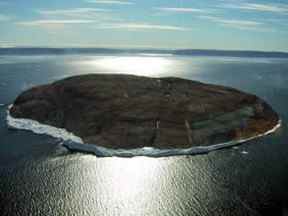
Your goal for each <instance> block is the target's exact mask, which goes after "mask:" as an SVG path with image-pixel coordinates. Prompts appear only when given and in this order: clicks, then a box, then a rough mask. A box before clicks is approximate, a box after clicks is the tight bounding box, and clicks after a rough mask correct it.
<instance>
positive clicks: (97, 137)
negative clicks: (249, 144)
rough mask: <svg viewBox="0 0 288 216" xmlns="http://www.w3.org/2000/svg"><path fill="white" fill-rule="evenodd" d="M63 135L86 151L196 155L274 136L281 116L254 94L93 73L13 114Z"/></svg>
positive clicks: (21, 102) (20, 104)
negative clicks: (69, 135)
mask: <svg viewBox="0 0 288 216" xmlns="http://www.w3.org/2000/svg"><path fill="white" fill-rule="evenodd" d="M9 112H10V115H11V117H13V118H15V119H30V120H34V121H37V122H39V123H41V124H45V125H50V126H53V127H56V128H63V129H65V130H67V131H69V132H71V133H73V134H74V135H76V136H78V137H80V138H81V139H82V140H83V143H85V144H81V145H86V144H87V145H97V146H100V147H105V148H109V149H125V150H129V149H139V148H153V149H160V150H161V149H191V148H194V147H196V148H197V147H200V148H201V147H203V148H205V147H209V146H217V145H221V143H237V142H241V141H243V140H249V139H251V138H255V137H258V136H261V135H264V134H268V133H270V132H272V131H274V130H275V128H276V127H277V126H279V121H280V120H279V116H278V115H277V113H276V112H275V111H273V109H272V108H271V106H270V105H268V104H267V103H266V102H265V101H263V100H262V99H260V98H258V97H257V96H255V95H253V94H248V93H245V92H242V91H239V90H236V89H233V88H230V87H224V86H219V85H212V84H205V83H201V82H198V81H192V80H187V79H182V78H177V77H165V78H151V77H142V76H134V75H117V74H87V75H79V76H74V77H69V78H66V79H63V80H60V81H56V82H54V83H51V84H47V85H41V86H36V87H33V88H31V89H29V90H27V91H25V92H23V93H21V94H20V95H19V96H18V97H17V98H16V100H15V101H14V103H13V105H12V106H11V108H10V110H9Z"/></svg>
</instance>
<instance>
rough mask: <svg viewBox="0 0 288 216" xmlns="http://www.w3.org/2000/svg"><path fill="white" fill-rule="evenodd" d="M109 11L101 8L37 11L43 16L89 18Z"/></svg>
mask: <svg viewBox="0 0 288 216" xmlns="http://www.w3.org/2000/svg"><path fill="white" fill-rule="evenodd" d="M108 11H110V10H108V9H103V8H72V9H58V10H39V11H38V13H40V14H41V15H44V16H70V17H72V16H73V17H75V16H78V17H79V16H80V17H83V16H91V15H93V14H94V15H95V14H99V13H103V12H108Z"/></svg>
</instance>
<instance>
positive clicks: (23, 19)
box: [0, 0, 288, 51]
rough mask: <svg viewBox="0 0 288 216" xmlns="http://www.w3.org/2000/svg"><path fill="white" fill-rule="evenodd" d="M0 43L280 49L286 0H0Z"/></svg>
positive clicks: (287, 15)
mask: <svg viewBox="0 0 288 216" xmlns="http://www.w3.org/2000/svg"><path fill="white" fill-rule="evenodd" d="M285 2H286V3H285ZM0 46H2V47H5V46H48V47H70V46H72V47H79V46H81V47H82V46H84V47H129V48H130V47H147V48H203V49H241V50H242V49H246V50H247V49H248V50H274V51H276V50H279V51H288V1H287V0H278V1H277V0H274V1H272V0H265V1H264V0H262V1H260V0H243V1H242V0H45V1H44V0H43V1H40V0H13V1H12V0H6V1H5V0H0Z"/></svg>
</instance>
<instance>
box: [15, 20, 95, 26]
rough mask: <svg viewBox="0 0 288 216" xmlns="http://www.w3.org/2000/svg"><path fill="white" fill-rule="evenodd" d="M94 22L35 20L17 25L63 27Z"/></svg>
mask: <svg viewBox="0 0 288 216" xmlns="http://www.w3.org/2000/svg"><path fill="white" fill-rule="evenodd" d="M93 22H94V20H33V21H23V22H17V23H16V24H18V25H22V26H40V27H46V26H63V25H67V24H69V25H71V24H89V23H93Z"/></svg>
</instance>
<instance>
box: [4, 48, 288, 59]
mask: <svg viewBox="0 0 288 216" xmlns="http://www.w3.org/2000/svg"><path fill="white" fill-rule="evenodd" d="M82 54H83V55H85V54H105V55H109V54H110V55H116V54H117V55H120V54H128V55H135V54H145V55H147V54H150V55H153V54H154V55H155V54H156V55H157V54H162V55H175V56H207V57H209V56H211V57H213V56H215V57H217V56H219V57H251V58H288V52H280V51H279V52H278V51H271V52H268V51H252V50H213V49H211V50H208V49H120V48H117V49H116V48H115V49H113V48H45V47H9V48H0V56H1V55H82Z"/></svg>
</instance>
